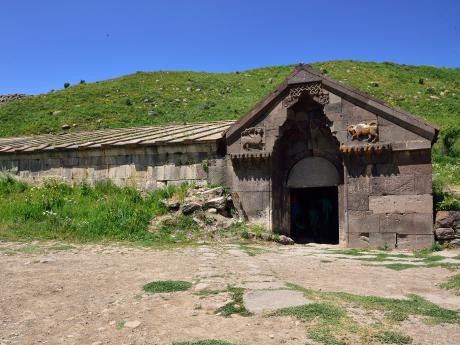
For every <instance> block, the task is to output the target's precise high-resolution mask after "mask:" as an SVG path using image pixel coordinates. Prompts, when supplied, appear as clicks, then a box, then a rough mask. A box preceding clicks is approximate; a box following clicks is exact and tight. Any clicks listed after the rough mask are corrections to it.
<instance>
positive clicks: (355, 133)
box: [347, 121, 379, 143]
mask: <svg viewBox="0 0 460 345" xmlns="http://www.w3.org/2000/svg"><path fill="white" fill-rule="evenodd" d="M347 131H348V133H350V135H351V140H355V139H356V140H363V139H365V140H367V141H368V142H370V143H375V142H376V141H377V140H378V139H379V128H378V123H377V121H370V122H367V123H358V124H356V125H350V126H348V127H347Z"/></svg>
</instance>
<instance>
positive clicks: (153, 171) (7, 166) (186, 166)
mask: <svg viewBox="0 0 460 345" xmlns="http://www.w3.org/2000/svg"><path fill="white" fill-rule="evenodd" d="M216 152H217V148H216V144H200V145H197V144H193V145H169V146H165V147H161V146H160V147H145V148H139V147H126V148H120V149H92V150H75V151H60V152H58V151H51V152H46V153H45V152H43V153H33V154H27V153H21V154H14V155H12V154H4V155H0V171H3V172H7V173H10V174H13V175H16V176H17V177H18V178H19V179H21V180H23V181H26V182H29V183H40V182H43V181H44V180H45V179H50V178H53V179H58V180H62V181H65V182H68V183H80V182H82V181H86V182H88V183H90V184H94V183H96V182H97V181H102V180H111V181H113V182H114V183H115V184H116V185H119V186H122V185H130V186H133V187H136V188H138V189H143V190H153V189H156V188H159V187H163V186H165V185H168V184H175V185H178V184H181V183H183V182H197V183H202V182H204V181H207V180H210V181H211V182H218V183H219V182H224V181H225V169H226V163H225V159H224V158H222V157H219V156H218V155H217V153H216Z"/></svg>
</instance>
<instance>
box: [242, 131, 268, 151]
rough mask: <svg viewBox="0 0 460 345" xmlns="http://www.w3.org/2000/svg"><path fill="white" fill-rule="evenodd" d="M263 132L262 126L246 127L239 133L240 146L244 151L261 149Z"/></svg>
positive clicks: (263, 143)
mask: <svg viewBox="0 0 460 345" xmlns="http://www.w3.org/2000/svg"><path fill="white" fill-rule="evenodd" d="M264 136H265V132H264V129H263V128H262V127H251V128H246V129H245V130H244V131H243V132H242V133H241V147H242V149H243V150H244V151H252V150H263V149H264V147H265V141H264Z"/></svg>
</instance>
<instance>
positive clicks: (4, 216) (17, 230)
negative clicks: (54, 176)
mask: <svg viewBox="0 0 460 345" xmlns="http://www.w3.org/2000/svg"><path fill="white" fill-rule="evenodd" d="M189 187H190V186H189V185H183V186H180V187H173V186H169V187H167V188H165V189H160V190H156V191H154V192H152V193H149V194H147V195H141V194H140V192H139V191H137V190H135V189H134V188H130V187H117V186H115V185H113V184H112V183H110V182H100V183H97V184H96V185H95V186H94V187H92V186H89V185H88V184H85V183H83V184H80V185H75V186H69V185H66V184H64V183H60V182H57V181H48V182H46V183H45V184H43V185H41V186H31V185H28V184H25V183H22V182H18V181H17V180H15V179H14V178H12V177H10V176H0V239H5V240H35V239H39V240H64V241H72V242H96V241H99V242H100V241H118V242H120V241H128V242H136V243H142V244H146V245H154V244H175V243H190V242H192V241H193V240H194V239H195V238H196V237H198V236H199V234H200V231H199V230H200V229H199V228H198V226H197V225H196V224H195V223H194V222H193V220H192V219H191V217H188V216H179V217H176V218H175V219H174V220H173V221H172V222H170V223H168V224H162V225H161V226H160V228H159V229H158V231H155V232H154V233H151V232H148V231H147V228H148V225H149V222H150V220H151V219H152V217H155V216H158V215H161V214H164V213H165V212H166V209H165V206H164V205H163V203H162V202H161V200H163V199H167V198H171V197H175V198H180V195H182V194H184V193H185V192H186V190H187V189H188V188H189ZM54 249H55V250H64V249H70V248H67V247H66V248H64V247H59V248H54Z"/></svg>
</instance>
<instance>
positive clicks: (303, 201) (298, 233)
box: [290, 187, 339, 244]
mask: <svg viewBox="0 0 460 345" xmlns="http://www.w3.org/2000/svg"><path fill="white" fill-rule="evenodd" d="M290 197H291V237H292V239H293V240H294V241H295V242H296V243H311V242H315V243H328V244H338V243H339V207H338V189H337V187H315V188H292V189H291V190H290Z"/></svg>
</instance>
